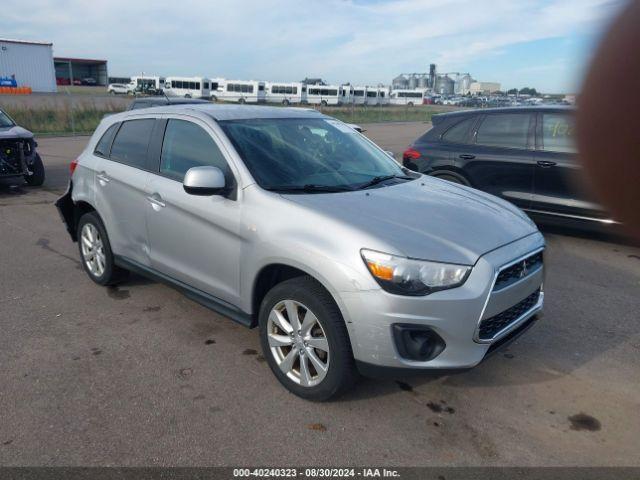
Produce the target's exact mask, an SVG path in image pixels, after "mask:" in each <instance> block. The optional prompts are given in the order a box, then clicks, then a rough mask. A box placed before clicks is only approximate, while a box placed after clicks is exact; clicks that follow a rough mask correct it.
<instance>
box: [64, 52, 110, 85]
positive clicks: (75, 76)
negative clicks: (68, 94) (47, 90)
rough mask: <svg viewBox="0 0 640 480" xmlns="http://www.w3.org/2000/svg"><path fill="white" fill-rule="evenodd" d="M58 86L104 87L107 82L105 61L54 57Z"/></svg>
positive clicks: (107, 75)
mask: <svg viewBox="0 0 640 480" xmlns="http://www.w3.org/2000/svg"><path fill="white" fill-rule="evenodd" d="M53 62H54V64H55V68H56V80H57V82H58V85H74V84H75V85H78V84H81V85H100V86H103V87H106V86H107V84H108V82H109V80H108V78H109V74H108V73H107V61H106V60H91V59H88V58H67V57H55V58H54V59H53Z"/></svg>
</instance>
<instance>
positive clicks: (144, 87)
mask: <svg viewBox="0 0 640 480" xmlns="http://www.w3.org/2000/svg"><path fill="white" fill-rule="evenodd" d="M163 88H164V77H146V76H140V77H131V82H129V84H128V85H127V89H128V90H129V92H131V94H135V93H150V94H152V95H155V94H157V93H160V92H161V91H162V89H163Z"/></svg>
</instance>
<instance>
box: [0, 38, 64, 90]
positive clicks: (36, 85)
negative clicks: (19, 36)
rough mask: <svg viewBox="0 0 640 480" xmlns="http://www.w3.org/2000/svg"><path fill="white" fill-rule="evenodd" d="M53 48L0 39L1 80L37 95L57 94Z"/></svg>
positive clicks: (45, 43)
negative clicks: (26, 88) (27, 89)
mask: <svg viewBox="0 0 640 480" xmlns="http://www.w3.org/2000/svg"><path fill="white" fill-rule="evenodd" d="M52 45H53V44H52V43H48V42H31V41H26V40H9V39H3V38H0V79H4V81H3V83H4V82H13V83H14V85H15V86H18V87H31V89H32V90H33V91H34V92H55V91H56V75H55V69H54V66H53V47H52Z"/></svg>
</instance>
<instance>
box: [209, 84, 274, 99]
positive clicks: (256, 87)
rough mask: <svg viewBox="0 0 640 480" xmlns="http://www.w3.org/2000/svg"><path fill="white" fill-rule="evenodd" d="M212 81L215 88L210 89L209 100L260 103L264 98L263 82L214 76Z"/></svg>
mask: <svg viewBox="0 0 640 480" xmlns="http://www.w3.org/2000/svg"><path fill="white" fill-rule="evenodd" d="M212 83H213V84H214V86H215V84H217V88H216V89H211V100H214V101H215V100H223V101H225V102H238V103H262V102H264V101H265V100H266V97H265V90H264V82H258V81H256V80H227V79H226V78H214V79H213V80H212Z"/></svg>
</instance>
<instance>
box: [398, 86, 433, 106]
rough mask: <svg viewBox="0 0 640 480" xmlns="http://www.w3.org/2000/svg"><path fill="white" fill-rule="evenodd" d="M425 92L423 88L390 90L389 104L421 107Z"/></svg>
mask: <svg viewBox="0 0 640 480" xmlns="http://www.w3.org/2000/svg"><path fill="white" fill-rule="evenodd" d="M426 94H427V90H426V89H423V88H414V89H407V90H405V89H402V90H391V94H390V95H389V97H390V98H389V103H391V105H409V106H413V105H422V103H423V100H424V97H425V95H426Z"/></svg>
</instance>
